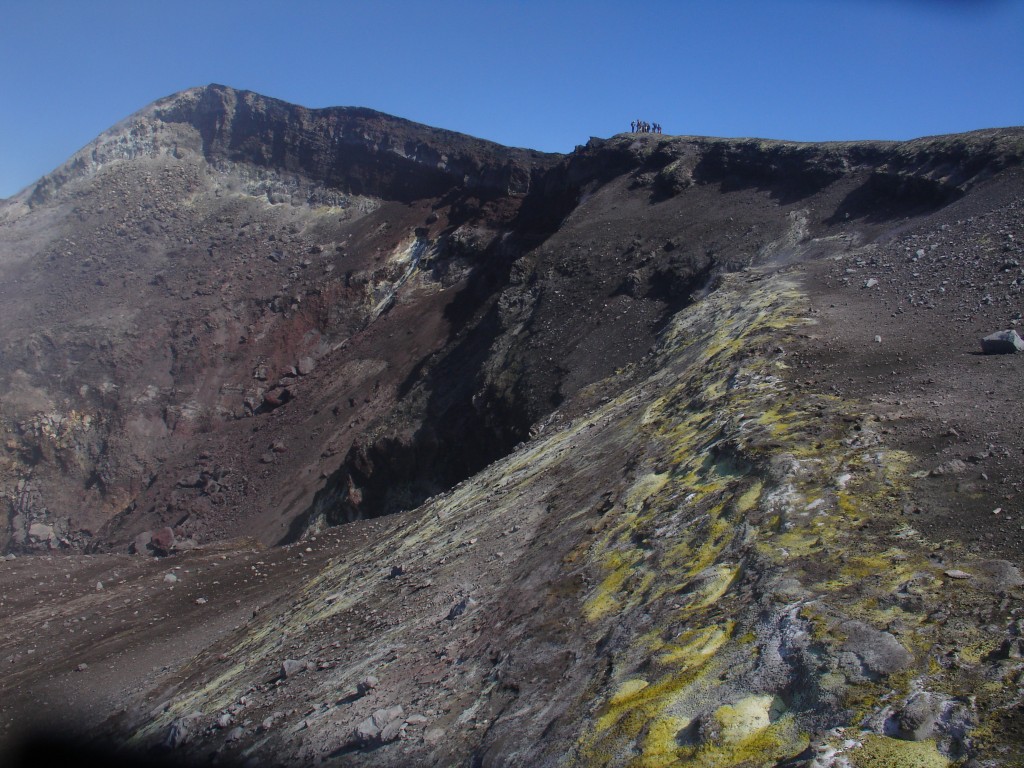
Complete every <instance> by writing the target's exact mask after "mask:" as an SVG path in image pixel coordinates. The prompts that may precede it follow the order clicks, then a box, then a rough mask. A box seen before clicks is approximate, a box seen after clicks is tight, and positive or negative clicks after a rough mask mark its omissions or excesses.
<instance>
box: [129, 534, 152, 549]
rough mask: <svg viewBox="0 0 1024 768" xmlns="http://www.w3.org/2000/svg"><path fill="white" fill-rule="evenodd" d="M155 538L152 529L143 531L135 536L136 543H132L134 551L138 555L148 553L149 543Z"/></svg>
mask: <svg viewBox="0 0 1024 768" xmlns="http://www.w3.org/2000/svg"><path fill="white" fill-rule="evenodd" d="M152 540H153V533H152V531H143V532H142V533H140V534H139V535H138V536H136V537H135V541H134V543H132V551H133V552H135V554H137V555H148V554H149V544H150V542H151V541H152Z"/></svg>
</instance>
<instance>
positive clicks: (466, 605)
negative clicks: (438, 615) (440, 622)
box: [446, 595, 476, 621]
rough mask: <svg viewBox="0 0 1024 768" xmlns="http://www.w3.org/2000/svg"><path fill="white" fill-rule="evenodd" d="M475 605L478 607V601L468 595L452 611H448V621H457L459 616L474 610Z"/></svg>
mask: <svg viewBox="0 0 1024 768" xmlns="http://www.w3.org/2000/svg"><path fill="white" fill-rule="evenodd" d="M474 605H476V600H474V599H473V598H472V597H469V596H468V595H467V596H466V597H464V598H462V599H461V600H460V601H459V602H457V603H456V604H455V605H453V606H452V608H451V610H450V611H448V616H447V617H446V618H447V619H448V621H455V619H457V618H459V616H461V615H462V614H464V613H465V612H466V611H467V610H468V609H470V608H472V607H473V606H474Z"/></svg>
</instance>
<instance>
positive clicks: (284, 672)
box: [281, 659, 306, 678]
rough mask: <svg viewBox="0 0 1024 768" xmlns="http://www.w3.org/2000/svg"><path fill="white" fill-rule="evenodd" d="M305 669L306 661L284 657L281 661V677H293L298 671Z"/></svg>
mask: <svg viewBox="0 0 1024 768" xmlns="http://www.w3.org/2000/svg"><path fill="white" fill-rule="evenodd" d="M305 671H306V662H304V661H296V660H295V659H285V660H284V661H283V662H282V663H281V677H283V678H289V677H295V676H296V675H297V674H299V673H300V672H305Z"/></svg>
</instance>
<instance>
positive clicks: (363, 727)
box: [355, 717, 380, 744]
mask: <svg viewBox="0 0 1024 768" xmlns="http://www.w3.org/2000/svg"><path fill="white" fill-rule="evenodd" d="M378 736H380V728H378V727H377V724H376V723H374V722H373V718H372V717H368V718H366V719H365V720H363V721H362V722H361V723H359V725H357V726H356V732H355V738H356V741H358V742H360V743H362V744H370V743H372V742H374V741H376V740H377V737H378Z"/></svg>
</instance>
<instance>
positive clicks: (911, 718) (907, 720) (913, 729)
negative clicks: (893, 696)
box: [896, 692, 944, 741]
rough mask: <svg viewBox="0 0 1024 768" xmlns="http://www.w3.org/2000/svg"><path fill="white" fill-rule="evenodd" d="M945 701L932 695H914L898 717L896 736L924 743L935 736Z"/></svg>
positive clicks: (922, 693) (923, 693) (924, 693)
mask: <svg viewBox="0 0 1024 768" xmlns="http://www.w3.org/2000/svg"><path fill="white" fill-rule="evenodd" d="M943 704H944V700H943V699H942V698H940V697H938V696H935V695H934V694H931V693H926V692H920V693H916V694H914V695H913V696H912V697H911V698H910V699H909V700H908V701H907V703H906V704H905V705H904V706H903V708H902V709H901V710H900V711H899V713H898V714H897V716H896V728H897V731H896V736H898V737H899V738H901V739H905V740H907V741H924V740H925V739H930V738H931V737H932V736H934V735H935V724H936V723H937V722H938V719H939V716H940V715H941V714H942V709H943Z"/></svg>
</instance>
